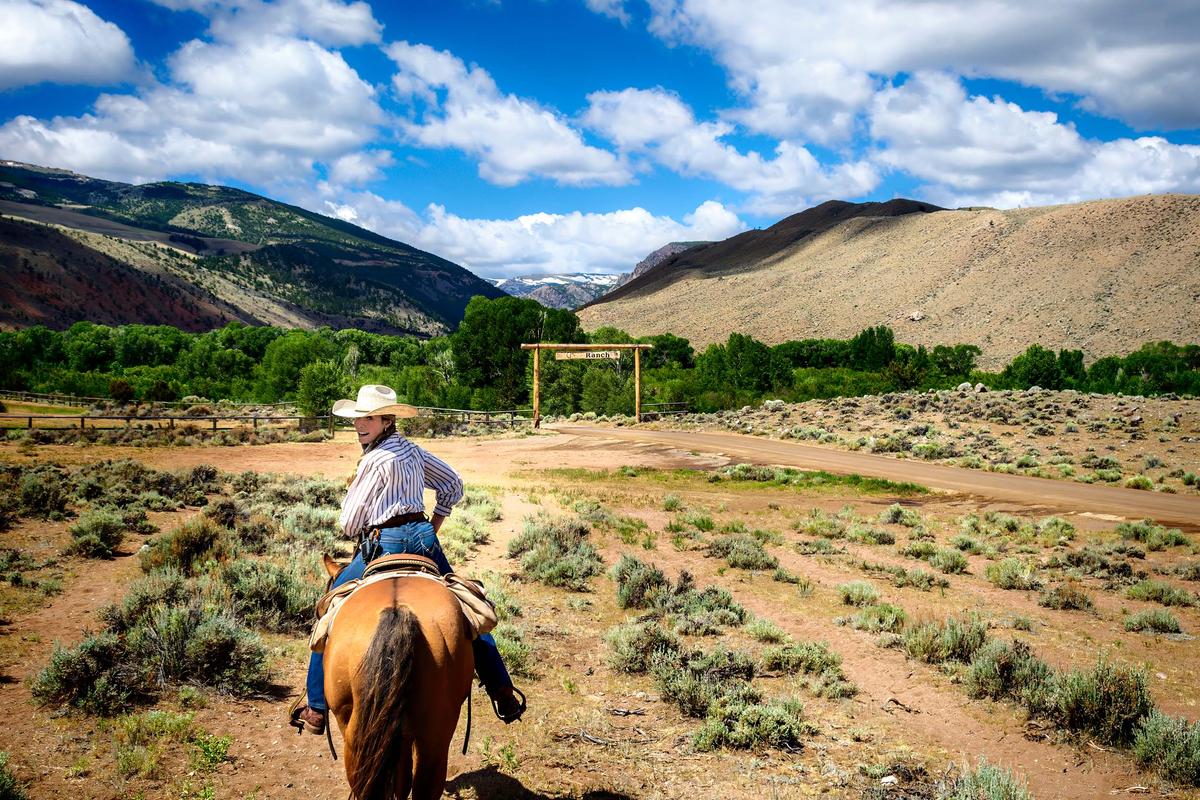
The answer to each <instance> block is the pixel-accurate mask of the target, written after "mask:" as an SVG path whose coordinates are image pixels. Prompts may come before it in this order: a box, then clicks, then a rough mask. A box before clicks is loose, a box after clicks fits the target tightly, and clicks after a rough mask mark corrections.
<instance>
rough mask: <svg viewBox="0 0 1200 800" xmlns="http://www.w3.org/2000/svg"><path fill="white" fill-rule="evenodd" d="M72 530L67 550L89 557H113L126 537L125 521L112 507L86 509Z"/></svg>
mask: <svg viewBox="0 0 1200 800" xmlns="http://www.w3.org/2000/svg"><path fill="white" fill-rule="evenodd" d="M70 530H71V544H70V545H69V546H68V547H67V552H68V553H74V554H76V555H81V556H85V557H87V558H112V556H113V553H114V552H115V551H116V549H117V548H118V547H119V546H120V545H121V542H122V541H123V540H124V539H125V522H124V520H123V519H122V518H121V515H120V514H119V513H117V511H115V510H114V509H110V508H100V509H92V510H89V511H84V512H83V513H82V514H80V515H79V521H78V522H76V523H75V524H74V525H72V526H71V528H70Z"/></svg>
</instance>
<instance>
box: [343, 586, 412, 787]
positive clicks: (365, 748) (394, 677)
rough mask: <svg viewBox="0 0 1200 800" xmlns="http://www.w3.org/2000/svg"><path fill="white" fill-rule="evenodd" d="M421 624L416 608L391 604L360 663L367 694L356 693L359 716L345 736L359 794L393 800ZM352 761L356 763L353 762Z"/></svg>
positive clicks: (352, 784) (348, 761) (351, 773)
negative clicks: (348, 734) (413, 609)
mask: <svg viewBox="0 0 1200 800" xmlns="http://www.w3.org/2000/svg"><path fill="white" fill-rule="evenodd" d="M419 636H420V627H419V625H418V623H417V618H416V617H415V616H414V615H413V613H412V611H410V610H409V608H408V607H407V606H404V605H392V606H390V607H386V608H384V609H383V610H382V611H380V612H379V626H378V627H377V628H376V629H375V636H374V638H372V640H371V646H370V648H368V650H367V652H366V655H365V656H363V660H362V663H361V664H360V665H359V677H360V680H361V682H362V687H363V694H362V696H361V697H359V698H357V699H356V702H355V706H356V707H355V709H354V716H355V719H356V720H358V721H359V725H358V727H357V729H356V731H355V735H354V737H353V740H352V741H351V740H349V739H348V740H347V742H346V765H347V768H348V769H349V774H348V776H347V777H348V778H349V780H350V795H351V797H353V798H355V800H391V798H392V794H393V789H394V785H395V780H396V774H397V771H398V767H399V763H400V754H401V747H402V745H403V738H404V732H403V725H404V722H405V711H406V710H407V706H408V701H409V696H408V689H409V677H410V675H411V674H412V664H413V649H414V644H415V641H416V639H417V637H419ZM351 765H353V766H351Z"/></svg>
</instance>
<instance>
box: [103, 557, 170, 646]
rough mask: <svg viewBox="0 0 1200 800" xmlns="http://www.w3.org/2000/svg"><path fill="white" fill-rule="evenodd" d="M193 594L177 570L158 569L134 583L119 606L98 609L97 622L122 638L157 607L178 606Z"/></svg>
mask: <svg viewBox="0 0 1200 800" xmlns="http://www.w3.org/2000/svg"><path fill="white" fill-rule="evenodd" d="M192 591H193V589H192V587H190V586H189V585H188V583H187V581H186V580H184V577H183V575H182V574H181V573H180V572H179V571H178V570H174V569H170V568H165V569H161V570H158V571H156V572H154V573H152V574H150V575H147V576H145V577H144V578H140V579H138V580H136V581H134V582H133V584H132V585H131V586H130V587H129V591H128V592H127V593H126V594H125V597H124V599H123V600H122V601H121V602H120V604H114V605H110V606H106V607H104V608H102V609H100V619H101V620H102V621H103V622H104V624H105V626H106V628H107V629H108V631H110V632H112V633H117V634H122V633H125V632H127V631H129V630H131V629H132V628H134V627H136V626H138V625H139V624H141V622H142V620H143V619H145V617H146V615H147V614H148V613H149V612H150V609H152V608H154V607H155V606H156V605H160V604H161V605H167V606H174V605H179V604H181V603H184V602H185V601H186V600H187V599H188V598H189V597H190V596H191V594H192Z"/></svg>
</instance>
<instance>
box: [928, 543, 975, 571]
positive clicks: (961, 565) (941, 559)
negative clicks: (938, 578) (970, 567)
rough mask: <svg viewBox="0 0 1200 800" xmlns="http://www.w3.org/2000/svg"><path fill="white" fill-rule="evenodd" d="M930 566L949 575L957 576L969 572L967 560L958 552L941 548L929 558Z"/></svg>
mask: <svg viewBox="0 0 1200 800" xmlns="http://www.w3.org/2000/svg"><path fill="white" fill-rule="evenodd" d="M929 566H931V567H933V568H934V569H936V570H937V571H938V572H944V573H945V574H947V575H957V574H959V573H963V572H966V571H967V559H966V556H964V555H963V554H962V553H960V552H959V551H957V550H951V549H949V548H946V547H939V548H938V549H937V550H936V551H934V554H933V555H932V556H930V557H929Z"/></svg>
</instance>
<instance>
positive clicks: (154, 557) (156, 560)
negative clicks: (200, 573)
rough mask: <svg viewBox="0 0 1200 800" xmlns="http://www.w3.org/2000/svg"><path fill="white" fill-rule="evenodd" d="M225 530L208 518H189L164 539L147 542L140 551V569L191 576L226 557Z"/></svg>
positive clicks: (227, 548)
mask: <svg viewBox="0 0 1200 800" xmlns="http://www.w3.org/2000/svg"><path fill="white" fill-rule="evenodd" d="M224 534H225V529H224V528H221V527H220V526H218V525H217V524H216V523H215V522H213V521H212V520H211V519H208V518H207V517H203V516H199V517H193V518H192V519H189V520H188V521H187V522H185V523H183V524H182V525H180V526H179V527H178V528H176V529H175V530H174V531H172V532H171V533H170V534H168V535H166V536H161V537H158V538H156V539H154V540H153V541H151V542H149V543H148V546H147V548H146V549H145V550H143V551H142V555H141V562H142V570H143V571H145V572H151V571H153V570H157V569H163V568H170V569H176V570H179V571H180V572H182V573H183V574H185V575H191V574H194V573H195V572H196V571H197V570H198V569H199V568H200V567H201V566H202V565H203V564H204V563H205V562H207V561H221V560H223V559H224V558H225V556H226V554H227V551H228V550H229V549H230V548H229V544H230V543H229V542H227V541H226V540H225V536H224Z"/></svg>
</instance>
